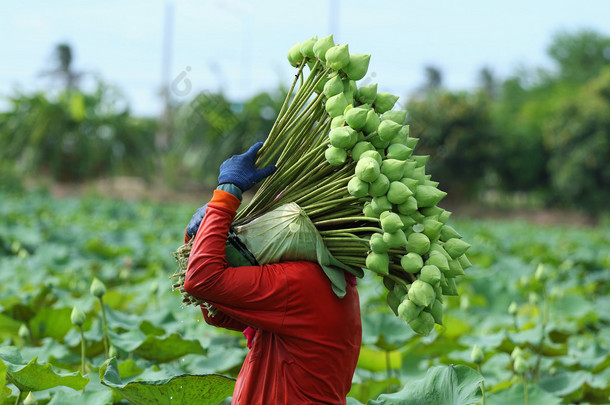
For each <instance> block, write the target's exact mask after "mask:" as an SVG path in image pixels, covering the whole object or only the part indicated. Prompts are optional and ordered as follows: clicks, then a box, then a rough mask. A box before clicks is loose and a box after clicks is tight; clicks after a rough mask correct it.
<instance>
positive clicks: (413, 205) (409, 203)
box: [397, 183, 417, 215]
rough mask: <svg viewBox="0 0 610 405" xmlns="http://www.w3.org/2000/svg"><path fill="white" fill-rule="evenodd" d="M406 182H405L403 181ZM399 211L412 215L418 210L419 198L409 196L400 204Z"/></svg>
mask: <svg viewBox="0 0 610 405" xmlns="http://www.w3.org/2000/svg"><path fill="white" fill-rule="evenodd" d="M403 184H404V183H403ZM397 208H398V212H400V213H401V214H403V215H410V214H412V213H414V212H416V211H417V200H416V199H415V197H408V198H407V199H406V200H405V202H403V203H402V204H398V206H397Z"/></svg>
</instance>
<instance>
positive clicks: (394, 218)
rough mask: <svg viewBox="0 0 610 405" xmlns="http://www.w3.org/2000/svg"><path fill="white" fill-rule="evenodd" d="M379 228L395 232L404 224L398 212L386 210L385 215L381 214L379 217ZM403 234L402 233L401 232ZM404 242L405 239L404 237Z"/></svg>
mask: <svg viewBox="0 0 610 405" xmlns="http://www.w3.org/2000/svg"><path fill="white" fill-rule="evenodd" d="M380 218H381V229H383V231H384V232H389V233H392V232H396V231H398V230H400V229H402V227H403V226H404V224H403V223H402V221H401V220H400V217H399V216H398V214H396V213H394V212H388V213H387V214H386V215H382V216H381V217H380ZM403 235H404V234H403ZM405 242H406V239H405Z"/></svg>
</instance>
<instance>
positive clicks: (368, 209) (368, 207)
mask: <svg viewBox="0 0 610 405" xmlns="http://www.w3.org/2000/svg"><path fill="white" fill-rule="evenodd" d="M362 213H363V214H364V216H365V217H371V218H378V217H379V213H377V212H375V211H374V210H373V205H372V204H371V203H370V202H368V201H367V202H365V203H364V205H363V206H362Z"/></svg>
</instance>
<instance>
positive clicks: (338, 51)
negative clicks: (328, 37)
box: [326, 44, 350, 70]
mask: <svg viewBox="0 0 610 405" xmlns="http://www.w3.org/2000/svg"><path fill="white" fill-rule="evenodd" d="M349 62H350V60H349V49H348V46H347V44H345V45H335V46H333V47H332V48H330V49H329V50H328V51H326V64H327V65H328V66H329V67H330V68H331V69H334V70H340V69H343V68H344V67H345V66H347V65H348V64H349Z"/></svg>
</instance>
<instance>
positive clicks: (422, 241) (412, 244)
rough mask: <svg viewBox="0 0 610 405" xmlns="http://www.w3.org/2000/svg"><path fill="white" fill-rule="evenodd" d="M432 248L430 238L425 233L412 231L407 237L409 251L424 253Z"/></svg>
mask: <svg viewBox="0 0 610 405" xmlns="http://www.w3.org/2000/svg"><path fill="white" fill-rule="evenodd" d="M428 249H430V239H428V237H427V236H426V235H424V234H423V233H412V234H411V235H409V238H408V239H407V252H415V253H417V254H420V255H423V254H425V253H426V252H428Z"/></svg>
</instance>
